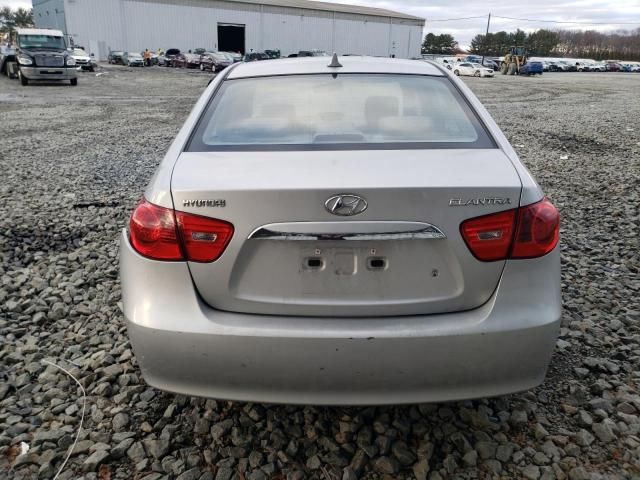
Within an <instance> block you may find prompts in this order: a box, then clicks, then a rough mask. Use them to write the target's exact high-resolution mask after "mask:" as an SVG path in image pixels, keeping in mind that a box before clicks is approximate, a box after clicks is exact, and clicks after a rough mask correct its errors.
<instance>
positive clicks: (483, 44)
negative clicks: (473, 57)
mask: <svg viewBox="0 0 640 480" xmlns="http://www.w3.org/2000/svg"><path fill="white" fill-rule="evenodd" d="M490 23H491V12H489V18H487V31H486V32H485V34H484V42H482V62H481V64H482V66H484V53H485V51H486V45H487V36H488V35H489V24H490Z"/></svg>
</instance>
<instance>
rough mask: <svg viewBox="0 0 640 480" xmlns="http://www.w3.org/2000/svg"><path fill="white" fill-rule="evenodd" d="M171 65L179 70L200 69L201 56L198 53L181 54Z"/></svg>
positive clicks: (174, 58)
mask: <svg viewBox="0 0 640 480" xmlns="http://www.w3.org/2000/svg"><path fill="white" fill-rule="evenodd" d="M171 64H172V65H173V66H174V67H178V68H200V55H198V54H196V53H179V54H178V55H176V56H175V57H173V60H172V61H171Z"/></svg>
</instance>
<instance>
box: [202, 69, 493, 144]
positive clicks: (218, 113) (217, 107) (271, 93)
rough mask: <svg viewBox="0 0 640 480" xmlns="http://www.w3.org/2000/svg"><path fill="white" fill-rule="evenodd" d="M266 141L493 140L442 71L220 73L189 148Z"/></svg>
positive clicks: (481, 142) (378, 142)
mask: <svg viewBox="0 0 640 480" xmlns="http://www.w3.org/2000/svg"><path fill="white" fill-rule="evenodd" d="M416 144H420V145H416ZM269 145H271V146H277V145H280V146H288V147H289V148H286V149H296V148H295V147H301V148H302V149H330V148H328V146H329V145H333V146H341V147H342V148H343V149H344V148H345V145H352V146H353V148H361V149H362V148H364V147H363V145H367V148H395V147H392V146H391V145H396V146H397V147H398V148H410V146H411V145H413V146H414V147H420V148H423V147H424V148H438V146H440V147H442V148H493V147H494V144H493V143H492V141H491V140H490V138H489V137H488V134H487V133H486V131H485V130H484V128H483V127H482V125H481V124H480V122H479V121H478V119H477V118H476V117H475V115H474V114H473V112H472V111H471V109H470V108H469V106H468V105H467V103H466V102H465V101H464V100H463V98H461V96H460V94H459V93H458V91H457V90H456V89H455V87H453V85H452V83H451V82H450V81H449V80H448V79H447V78H445V77H435V76H419V75H390V74H342V75H337V76H333V75H326V74H317V75H295V76H276V77H263V78H246V79H236V80H228V81H225V82H224V83H223V85H222V88H221V90H220V91H219V93H218V94H217V95H216V97H215V99H214V101H213V102H212V104H210V105H209V107H208V109H207V110H206V111H205V114H204V117H203V119H202V120H201V121H200V123H199V127H198V130H197V131H196V133H195V135H194V137H193V139H192V141H191V143H190V146H189V149H190V150H191V151H203V150H204V151H206V150H234V149H236V150H252V149H253V150H259V149H260V148H257V147H258V146H269Z"/></svg>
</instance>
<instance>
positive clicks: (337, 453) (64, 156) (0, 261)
mask: <svg viewBox="0 0 640 480" xmlns="http://www.w3.org/2000/svg"><path fill="white" fill-rule="evenodd" d="M100 73H104V74H103V75H100V76H96V75H94V74H82V75H81V78H80V85H79V86H78V87H75V88H72V87H68V86H29V87H27V88H23V87H21V86H20V85H19V83H18V82H15V81H9V80H8V79H7V78H5V77H3V78H0V129H2V131H3V134H2V135H1V136H0V139H1V145H0V168H1V170H2V177H1V178H2V181H0V201H1V202H2V215H1V216H0V478H11V479H16V480H19V479H27V478H28V479H32V478H51V477H53V475H54V474H55V472H56V471H57V470H58V468H59V467H60V465H61V463H62V461H63V459H64V458H65V456H66V454H67V451H68V450H69V448H70V447H71V445H72V444H73V441H74V438H75V432H76V431H77V428H78V425H79V421H80V416H81V412H82V396H81V392H80V389H79V388H78V387H77V385H76V384H75V382H74V381H73V380H71V379H70V378H69V377H68V376H67V375H65V374H64V373H62V372H60V371H59V370H58V369H57V368H55V367H53V366H51V365H47V364H45V363H43V360H45V359H48V360H50V361H52V362H54V363H56V364H58V365H60V366H61V367H64V368H65V369H68V370H69V371H70V372H71V373H72V374H73V375H74V376H76V377H77V378H78V379H79V380H80V382H81V383H82V385H83V387H84V389H85V390H86V393H87V398H86V404H87V410H86V414H85V420H84V428H83V429H82V431H81V434H80V439H79V441H78V443H77V445H76V446H75V448H74V450H73V453H72V455H71V459H70V461H69V463H68V464H67V466H66V468H65V469H64V472H63V473H62V475H61V476H60V478H63V479H71V478H86V479H95V478H98V477H99V478H101V479H105V478H109V477H110V478H114V479H132V478H134V479H146V480H152V479H162V478H171V479H179V480H214V479H215V480H229V479H236V480H241V479H246V480H258V479H266V478H275V479H285V478H286V479H304V478H317V479H338V480H339V479H342V480H352V479H357V478H380V479H383V478H384V479H396V478H417V479H425V478H429V479H432V480H437V479H445V478H460V479H463V478H492V477H493V478H526V479H533V480H537V479H544V480H548V479H554V478H557V479H570V480H579V479H600V478H614V479H615V478H640V416H639V415H640V395H639V392H638V382H639V380H640V373H639V368H638V367H639V360H640V332H639V329H638V322H639V321H640V300H639V297H640V282H639V275H638V268H639V265H640V257H639V251H640V249H639V248H638V247H639V245H638V243H639V240H638V239H639V238H640V231H639V227H638V225H639V224H640V219H639V216H638V205H639V204H640V198H639V192H640V185H639V177H640V172H639V169H640V122H639V120H638V119H639V118H640V101H639V100H638V96H637V92H638V91H640V74H636V75H634V74H545V75H543V76H542V77H541V78H511V77H508V78H505V77H501V76H499V77H496V78H494V79H475V78H470V79H467V80H466V81H467V82H468V83H469V85H470V86H471V88H472V89H473V90H474V91H476V93H477V94H478V95H479V97H480V98H481V100H483V102H484V103H485V105H487V107H488V108H489V110H490V111H491V113H492V114H493V115H494V117H495V119H496V120H497V122H498V123H499V124H500V126H501V127H502V128H503V130H504V131H505V133H506V135H507V136H508V137H509V139H510V140H511V142H512V143H513V144H514V145H515V148H516V150H518V152H519V153H520V154H521V157H522V158H523V160H524V161H525V162H526V164H527V165H528V166H529V167H530V169H531V170H532V171H533V173H534V175H535V176H536V178H537V179H538V180H539V181H540V183H541V184H542V186H543V188H544V189H545V191H546V193H547V194H548V195H549V196H550V197H551V199H552V200H553V201H554V202H555V203H556V205H557V206H558V207H559V208H560V210H561V212H562V218H563V226H562V263H563V296H564V306H565V311H564V316H563V322H562V332H561V338H560V340H559V341H558V348H557V350H556V353H555V355H554V357H553V361H552V365H551V368H550V371H549V375H548V377H547V380H546V381H545V383H544V384H543V385H542V386H541V387H539V388H537V389H535V390H533V391H530V392H526V393H522V394H518V395H511V396H507V397H502V398H495V399H483V400H477V401H472V402H471V401H469V402H458V403H449V404H434V405H413V406H397V407H393V406H390V407H376V408H317V407H298V406H269V405H259V404H250V403H232V402H223V401H215V400H207V399H200V398H189V397H183V396H176V395H172V394H167V393H163V392H160V391H156V390H154V389H152V388H149V387H147V386H146V385H145V384H144V382H143V381H142V379H141V376H140V372H139V370H138V367H137V363H136V359H135V357H134V356H133V354H132V351H131V347H130V345H129V343H128V340H127V336H126V331H125V327H124V324H123V319H122V314H121V311H120V308H119V302H120V288H119V281H118V269H117V256H118V252H117V237H118V233H119V230H120V228H121V227H122V226H123V225H124V224H125V223H126V220H127V216H128V213H129V212H130V210H131V208H132V207H133V205H134V203H135V202H136V200H137V199H138V198H139V196H140V195H141V192H142V190H143V187H144V185H145V184H146V182H147V181H148V179H149V177H150V175H151V174H152V172H153V170H154V168H155V167H156V165H157V164H158V162H159V160H160V159H161V157H162V155H163V152H164V151H165V150H166V148H167V146H168V144H169V142H170V141H171V139H172V138H173V136H174V135H175V134H176V132H177V131H178V128H179V127H180V125H181V124H182V122H183V121H184V119H185V117H186V115H187V114H188V112H189V110H190V108H191V106H192V105H193V103H194V101H195V100H196V98H197V97H198V95H199V94H200V93H201V91H202V89H203V87H204V86H205V85H206V83H207V80H208V78H209V77H208V75H203V74H201V73H199V72H185V71H174V70H170V69H160V68H154V69H140V70H129V69H125V68H116V67H111V68H108V67H107V68H103V69H102V70H101V72H100ZM514 361H517V359H514ZM21 442H25V443H26V444H28V445H29V446H30V450H29V452H28V453H26V454H24V455H17V454H18V453H19V446H20V444H21Z"/></svg>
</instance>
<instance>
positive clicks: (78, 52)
mask: <svg viewBox="0 0 640 480" xmlns="http://www.w3.org/2000/svg"><path fill="white" fill-rule="evenodd" d="M73 54H74V55H81V56H83V57H88V56H89V54H88V53H87V52H85V51H84V50H82V49H81V48H74V49H73Z"/></svg>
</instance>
